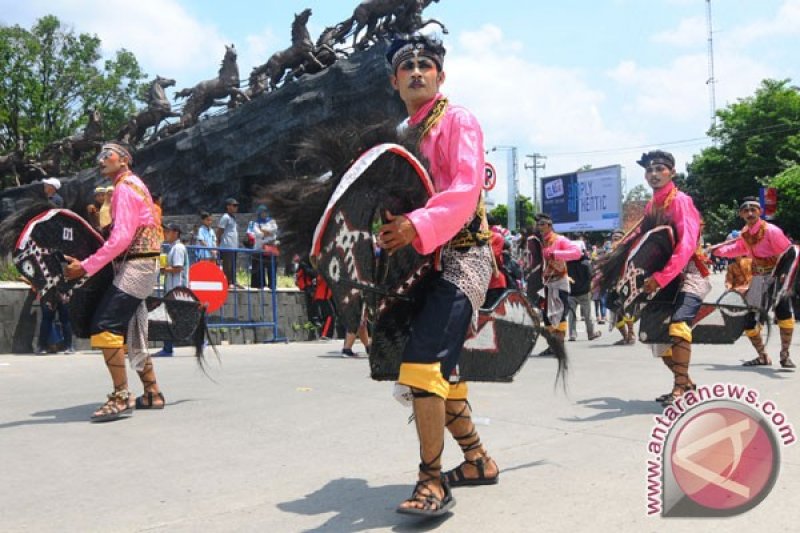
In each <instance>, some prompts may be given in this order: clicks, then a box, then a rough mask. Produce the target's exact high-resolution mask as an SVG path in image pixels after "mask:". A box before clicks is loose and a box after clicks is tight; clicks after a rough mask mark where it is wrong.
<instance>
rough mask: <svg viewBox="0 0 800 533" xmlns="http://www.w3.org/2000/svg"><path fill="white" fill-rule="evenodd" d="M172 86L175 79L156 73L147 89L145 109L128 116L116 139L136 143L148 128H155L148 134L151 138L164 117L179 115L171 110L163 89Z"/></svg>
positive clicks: (141, 138) (142, 137)
mask: <svg viewBox="0 0 800 533" xmlns="http://www.w3.org/2000/svg"><path fill="white" fill-rule="evenodd" d="M174 86H175V80H173V79H170V78H162V77H161V76H158V75H156V78H155V79H154V80H153V81H152V82H150V88H149V89H148V90H147V109H145V110H144V111H140V112H139V113H137V114H136V115H134V116H132V117H130V119H129V120H128V123H127V124H125V125H124V126H123V127H122V129H120V131H119V133H118V134H117V139H119V140H120V141H123V142H126V143H128V144H132V145H137V144H139V143H140V142H142V140H143V139H144V134H145V132H146V131H147V129H148V128H155V129H154V131H153V134H152V135H151V136H150V137H151V138H153V137H155V136H156V135H157V134H158V127H159V125H160V124H161V122H162V121H163V120H164V119H166V118H169V117H179V116H181V115H180V113H176V112H174V111H172V105H171V104H170V103H169V99H168V98H167V94H166V92H165V91H164V89H166V88H167V87H174Z"/></svg>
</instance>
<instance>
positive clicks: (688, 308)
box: [670, 292, 703, 326]
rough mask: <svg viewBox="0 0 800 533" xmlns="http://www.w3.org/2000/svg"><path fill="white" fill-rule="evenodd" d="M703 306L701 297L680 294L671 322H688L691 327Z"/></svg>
mask: <svg viewBox="0 0 800 533" xmlns="http://www.w3.org/2000/svg"><path fill="white" fill-rule="evenodd" d="M702 304H703V299H702V298H700V297H699V296H695V295H694V294H689V293H686V292H679V293H678V297H677V299H676V300H675V312H674V313H672V318H670V322H671V323H675V322H686V323H687V324H688V325H689V326H691V325H692V322H693V321H694V318H695V317H696V316H697V312H698V311H700V306H701V305H702Z"/></svg>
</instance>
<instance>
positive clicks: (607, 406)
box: [560, 396, 663, 422]
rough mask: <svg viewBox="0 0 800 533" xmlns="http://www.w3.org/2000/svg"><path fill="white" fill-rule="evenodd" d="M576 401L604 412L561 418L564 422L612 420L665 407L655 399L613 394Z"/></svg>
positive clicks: (650, 413) (657, 410)
mask: <svg viewBox="0 0 800 533" xmlns="http://www.w3.org/2000/svg"><path fill="white" fill-rule="evenodd" d="M576 403H577V404H578V405H583V406H585V407H586V408H588V409H597V410H601V411H603V412H602V413H597V414H595V415H592V416H587V417H585V418H580V417H577V416H574V417H569V418H561V419H560V420H563V421H564V422H595V421H598V420H611V419H613V418H619V417H622V416H634V415H653V414H659V413H661V412H662V410H663V408H662V407H661V406H660V405H659V404H658V403H656V402H655V401H653V400H623V399H621V398H614V397H611V396H605V397H601V398H588V399H586V400H579V401H578V402H576Z"/></svg>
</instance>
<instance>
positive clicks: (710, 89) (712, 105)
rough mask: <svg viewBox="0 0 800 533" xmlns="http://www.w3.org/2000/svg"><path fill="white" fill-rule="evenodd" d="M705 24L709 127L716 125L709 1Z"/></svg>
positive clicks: (707, 2)
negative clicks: (706, 34)
mask: <svg viewBox="0 0 800 533" xmlns="http://www.w3.org/2000/svg"><path fill="white" fill-rule="evenodd" d="M706 23H707V26H708V80H706V85H708V104H709V108H710V114H711V127H712V128H713V127H714V126H716V125H717V89H716V85H717V79H716V78H715V77H714V26H713V25H712V24H711V0H706Z"/></svg>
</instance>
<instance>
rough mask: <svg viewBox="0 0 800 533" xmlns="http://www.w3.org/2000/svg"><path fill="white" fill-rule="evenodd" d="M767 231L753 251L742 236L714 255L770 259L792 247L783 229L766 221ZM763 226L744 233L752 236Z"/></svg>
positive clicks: (718, 249) (714, 252)
mask: <svg viewBox="0 0 800 533" xmlns="http://www.w3.org/2000/svg"><path fill="white" fill-rule="evenodd" d="M764 224H765V225H766V229H765V231H764V237H763V238H762V239H761V240H760V241H759V242H757V243H756V244H755V246H753V249H752V251H751V250H750V248H749V247H748V246H747V243H746V242H744V239H743V238H742V237H741V236H740V237H739V238H738V239H736V240H735V241H734V242H732V243H730V244H726V245H724V246H720V247H719V248H717V249H715V250H714V251H713V252H712V253H713V254H714V255H717V256H719V257H739V256H742V255H746V256H748V257H755V258H756V259H768V258H770V257H775V256H778V255H781V254H782V253H783V252H785V251H786V249H787V248H788V247H789V246H791V244H792V243H791V241H789V239H788V238H787V237H786V235H784V233H783V231H782V230H781V228H779V227H778V226H776V225H774V224H770V223H769V222H766V221H764ZM760 225H761V224H753V226H752V227H750V226H747V227H746V228H745V229H743V230H742V231H747V232H748V233H750V234H751V235H755V234H756V233H758V228H759V226H760Z"/></svg>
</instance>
